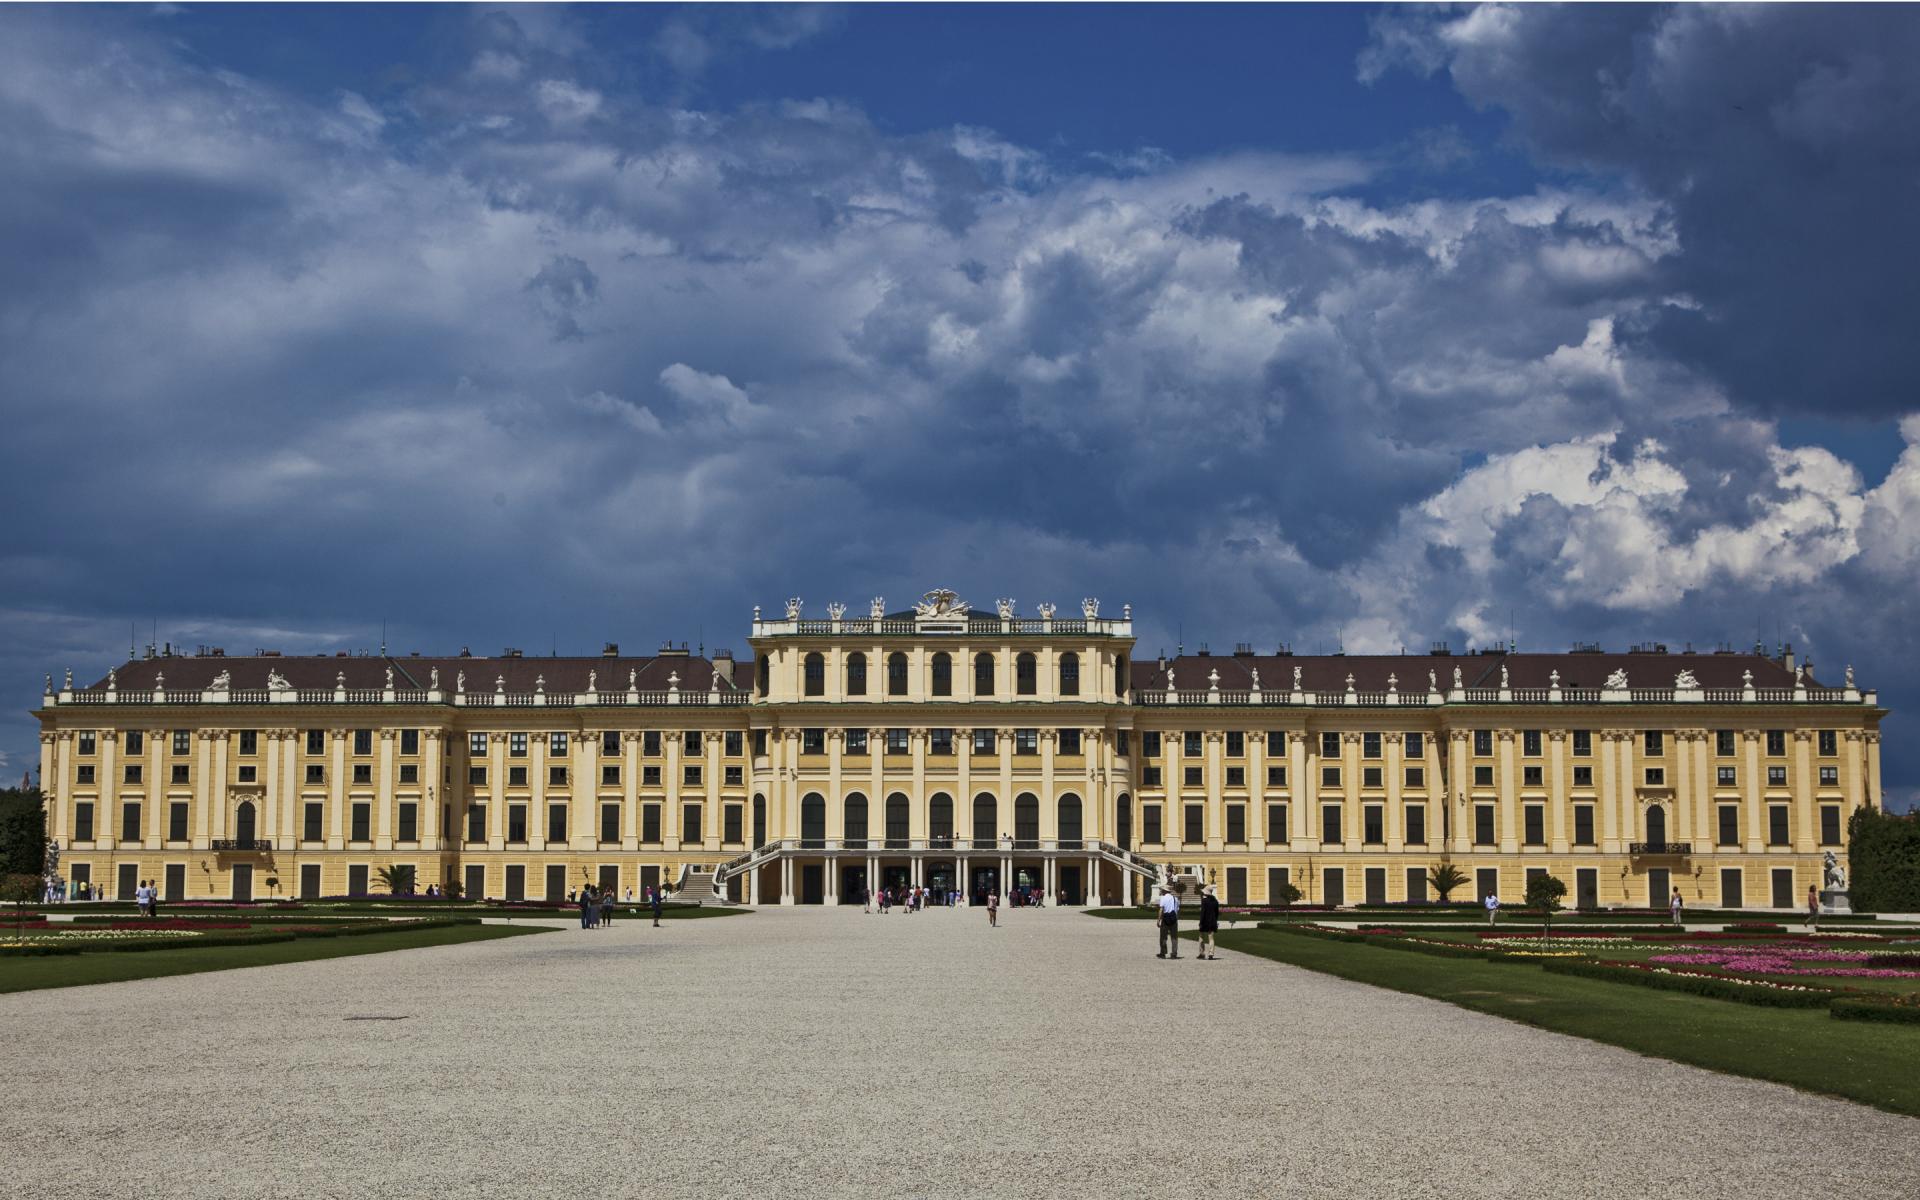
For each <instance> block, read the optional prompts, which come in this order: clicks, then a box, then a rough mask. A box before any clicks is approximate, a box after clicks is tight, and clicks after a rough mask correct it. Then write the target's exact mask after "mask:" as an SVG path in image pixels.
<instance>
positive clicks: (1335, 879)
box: [1320, 867, 1347, 908]
mask: <svg viewBox="0 0 1920 1200" xmlns="http://www.w3.org/2000/svg"><path fill="white" fill-rule="evenodd" d="M1320 881H1321V891H1322V892H1323V893H1324V895H1323V896H1322V897H1321V898H1322V900H1323V901H1324V903H1325V904H1326V906H1327V907H1328V908H1340V907H1343V906H1344V905H1345V904H1346V902H1347V872H1346V869H1345V868H1344V867H1328V868H1327V869H1326V870H1325V871H1323V872H1322V873H1321V875H1320Z"/></svg>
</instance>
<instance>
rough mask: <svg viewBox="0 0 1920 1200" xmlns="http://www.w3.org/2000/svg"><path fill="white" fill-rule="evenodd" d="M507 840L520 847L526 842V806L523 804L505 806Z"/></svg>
mask: <svg viewBox="0 0 1920 1200" xmlns="http://www.w3.org/2000/svg"><path fill="white" fill-rule="evenodd" d="M507 840H508V841H509V842H512V843H514V844H515V845H522V844H524V843H525V842H526V840H527V806H526V805H524V804H509V805H507Z"/></svg>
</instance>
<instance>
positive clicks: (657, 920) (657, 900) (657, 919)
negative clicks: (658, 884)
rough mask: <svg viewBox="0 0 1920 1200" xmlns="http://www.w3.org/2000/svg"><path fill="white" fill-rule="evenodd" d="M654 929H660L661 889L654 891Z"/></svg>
mask: <svg viewBox="0 0 1920 1200" xmlns="http://www.w3.org/2000/svg"><path fill="white" fill-rule="evenodd" d="M653 927H654V928H655V929H658V928H660V889H659V888H654V889H653Z"/></svg>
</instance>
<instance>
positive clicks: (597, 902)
mask: <svg viewBox="0 0 1920 1200" xmlns="http://www.w3.org/2000/svg"><path fill="white" fill-rule="evenodd" d="M616 900H617V897H616V895H615V894H614V889H612V888H603V887H595V886H594V885H593V884H591V883H589V884H587V885H585V886H584V887H582V888H581V889H580V890H579V891H578V892H568V893H567V902H568V903H569V904H578V905H579V906H580V928H582V929H606V928H610V927H611V926H612V925H613V906H614V903H615V901H616ZM627 903H629V904H631V903H633V889H632V888H628V889H627ZM661 904H662V896H661V892H660V889H659V888H651V887H650V888H648V889H647V907H648V908H649V909H651V910H652V912H653V923H654V925H655V926H656V927H658V926H659V924H660V909H661Z"/></svg>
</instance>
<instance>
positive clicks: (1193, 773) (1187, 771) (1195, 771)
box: [1180, 767, 1200, 787]
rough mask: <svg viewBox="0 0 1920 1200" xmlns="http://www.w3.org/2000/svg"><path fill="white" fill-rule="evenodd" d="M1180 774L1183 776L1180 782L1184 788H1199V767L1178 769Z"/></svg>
mask: <svg viewBox="0 0 1920 1200" xmlns="http://www.w3.org/2000/svg"><path fill="white" fill-rule="evenodd" d="M1180 774H1181V775H1182V776H1183V778H1182V779H1181V781H1180V782H1181V783H1182V784H1183V785H1184V786H1186V787H1199V786H1200V768H1199V767H1182V768H1180Z"/></svg>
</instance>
